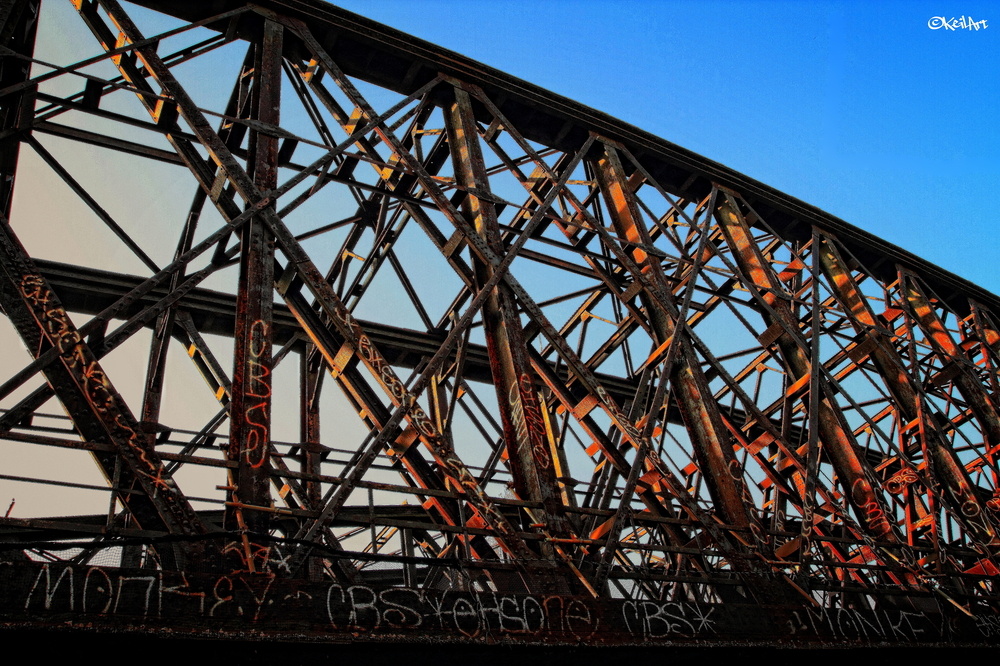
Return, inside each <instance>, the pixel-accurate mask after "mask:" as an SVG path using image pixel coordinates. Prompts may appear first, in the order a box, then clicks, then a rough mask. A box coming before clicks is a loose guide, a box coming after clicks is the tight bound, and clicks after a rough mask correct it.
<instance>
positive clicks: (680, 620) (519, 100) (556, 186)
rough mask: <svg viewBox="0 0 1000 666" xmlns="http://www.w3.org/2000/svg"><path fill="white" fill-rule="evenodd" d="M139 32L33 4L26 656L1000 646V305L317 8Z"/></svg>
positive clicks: (23, 418)
mask: <svg viewBox="0 0 1000 666" xmlns="http://www.w3.org/2000/svg"><path fill="white" fill-rule="evenodd" d="M137 4H139V5H143V6H144V7H145V8H147V9H151V10H154V12H161V13H165V14H169V15H171V16H172V17H174V18H175V19H176V18H179V19H181V21H180V22H179V23H178V22H177V21H175V20H171V21H166V20H161V18H158V17H157V15H156V14H155V13H149V12H145V11H135V10H133V9H131V8H129V7H125V6H122V5H120V4H119V3H118V2H117V1H116V0H75V1H74V2H73V3H72V7H73V9H74V10H75V16H73V17H72V18H73V19H74V20H75V21H77V23H76V24H75V25H76V26H77V28H78V30H79V35H78V36H79V40H78V42H79V43H80V44H81V46H80V47H79V49H80V50H79V53H80V55H78V58H79V60H77V61H76V62H73V61H66V62H56V63H54V65H55V66H53V60H57V59H58V55H57V54H53V53H47V52H43V51H44V48H42V47H41V46H39V49H38V52H36V49H35V46H34V35H35V28H36V24H37V21H36V18H37V19H39V20H41V21H44V20H46V14H45V13H44V11H43V12H42V13H41V14H40V15H39V14H38V3H37V2H31V1H30V0H22V1H19V2H14V3H7V4H3V5H2V7H0V9H2V10H3V11H2V12H0V20H2V21H3V24H2V26H0V38H2V39H3V40H4V46H5V47H6V49H7V50H6V51H3V52H2V54H0V58H2V62H0V64H2V70H0V171H2V173H3V174H5V179H4V181H3V183H2V184H0V185H2V187H3V190H2V191H0V202H2V203H3V208H2V210H0V212H2V218H0V249H2V253H0V306H2V309H3V313H4V315H5V318H4V323H3V328H2V330H0V333H2V334H3V335H6V336H7V337H6V338H4V340H5V344H9V345H10V346H11V348H12V350H13V349H14V348H15V347H23V348H25V349H26V350H27V352H28V353H27V354H26V355H24V354H21V355H17V354H14V353H10V354H5V358H4V359H3V361H2V363H0V455H3V456H4V457H5V458H4V459H5V461H6V462H5V466H4V468H3V469H2V470H0V484H3V486H2V487H3V488H4V489H5V490H6V489H8V488H9V489H10V491H11V494H12V495H13V496H14V500H13V501H12V502H11V505H10V508H9V509H8V510H7V511H6V513H5V515H4V516H3V517H0V578H2V580H0V628H6V629H7V630H22V631H30V630H34V629H44V628H48V627H55V626H62V627H68V628H70V629H74V628H75V629H81V630H83V629H86V630H96V631H99V632H105V631H107V632H126V633H134V634H136V635H141V634H144V633H146V634H149V635H158V636H173V637H177V636H184V637H213V638H220V639H226V638H228V639H235V638H245V637H250V638H252V639H259V640H262V639H268V640H312V641H382V642H396V643H408V642H413V641H433V642H448V643H452V644H456V645H458V644H465V645H507V646H513V645H589V646H597V645H618V646H627V645H640V644H642V645H645V644H662V645H675V646H681V645H686V646H694V645H730V646H733V645H782V646H788V647H792V646H795V647H817V646H824V645H840V646H865V645H867V646H876V645H896V646H899V645H905V644H918V645H977V644H989V643H990V642H991V641H992V640H993V638H994V637H995V636H996V634H997V632H998V631H1000V629H998V627H1000V613H998V611H1000V595H998V592H997V589H996V584H997V576H998V575H1000V563H998V556H1000V553H998V549H1000V538H998V536H997V530H998V527H1000V522H998V521H1000V486H998V472H1000V470H998V469H997V454H998V452H1000V413H998V410H1000V404H998V391H1000V376H998V374H997V367H998V363H1000V356H998V353H1000V320H998V317H1000V299H998V298H997V297H996V296H994V295H992V294H989V293H986V292H984V291H983V290H982V289H980V288H978V287H975V286H974V285H970V284H968V283H967V282H965V281H963V280H961V279H960V278H957V277H955V276H952V275H950V274H947V273H945V272H944V271H942V270H941V269H938V268H936V267H933V266H931V265H929V264H927V263H926V262H923V261H921V260H919V259H917V258H915V257H913V256H912V255H909V254H907V253H906V252H904V251H902V250H899V249H898V248H893V247H891V246H888V245H887V244H885V243H882V242H881V241H877V239H873V238H871V237H870V236H869V235H867V234H865V233H864V232H863V231H860V230H858V229H855V228H853V227H851V226H850V225H847V224H846V223H844V222H843V221H840V220H837V219H836V218H832V217H830V216H828V215H826V214H824V213H822V212H820V211H817V210H815V209H812V208H810V207H808V206H806V205H805V204H802V203H801V202H798V201H796V200H794V199H791V198H790V197H787V196H785V195H783V194H781V193H778V192H775V191H773V190H770V189H768V188H766V187H764V186H762V185H760V184H759V183H756V182H755V181H753V180H751V179H749V178H746V177H745V176H742V175H741V174H737V173H735V172H732V171H731V170H728V169H726V168H724V167H721V166H720V165H716V164H714V163H711V162H709V161H707V160H704V159H703V158H701V157H699V156H697V155H693V154H691V153H689V152H687V151H684V150H682V149H680V148H677V147H676V146H673V145H672V144H669V143H668V142H665V141H663V140H661V139H657V138H655V137H651V136H649V135H647V134H644V133H642V132H640V131H639V130H636V129H635V128H632V127H629V126H627V125H625V124H623V123H620V122H619V121H616V120H614V119H611V118H608V117H607V116H604V115H602V114H600V113H598V112H596V111H592V110H590V109H586V108H584V107H581V106H580V105H577V104H575V103H572V102H569V101H568V100H564V99H562V98H558V97H557V96H555V95H552V94H550V93H547V92H546V91H543V90H540V89H538V88H535V87H533V86H531V85H530V84H526V83H524V82H520V81H517V80H516V79H513V78H511V77H508V76H506V75H503V74H502V73H500V72H496V71H495V70H491V69H489V68H488V67H486V66H482V65H479V64H477V63H472V62H471V61H468V60H466V59H464V58H461V57H460V56H457V55H455V54H449V53H448V52H446V51H443V50H441V49H438V48H437V47H434V46H433V45H429V44H426V43H423V42H420V41H419V40H416V39H413V38H410V37H408V36H404V35H401V34H400V33H397V32H395V31H392V30H390V29H388V28H385V27H383V26H378V25H377V24H373V23H371V22H369V21H366V20H365V19H363V18H360V17H356V16H353V15H350V14H348V13H346V12H343V11H342V10H339V9H336V8H334V7H331V6H328V5H326V4H324V3H321V2H316V1H313V0H308V1H306V0H270V1H268V0H265V1H263V2H258V3H253V4H249V3H243V2H237V1H236V0H214V1H211V2H158V1H154V0H144V1H142V2H139V3H137ZM164 26H169V27H164ZM26 63H33V67H32V68H31V69H30V70H29V69H28V68H27V67H26V66H25V65H26ZM81 151H87V152H86V153H82V152H81ZM26 154H28V155H30V159H26V158H25V155H26ZM81 154H87V155H95V156H97V158H95V159H98V160H99V163H100V165H101V169H99V170H95V169H92V168H90V163H89V162H88V161H87V160H86V159H84V160H81V157H80V155H81ZM88 159H89V158H88ZM98 172H99V176H100V177H97V178H95V174H98ZM39 192H45V193H46V194H47V195H50V196H52V197H56V196H57V193H68V196H69V197H71V199H70V200H69V201H67V200H65V199H58V201H59V205H58V206H57V207H56V211H57V212H56V213H51V212H49V213H47V214H44V215H43V214H42V213H41V212H40V211H41V210H43V209H42V208H41V205H42V204H44V203H45V201H43V199H45V197H40V196H39V195H38V193H39ZM58 196H62V194H58ZM18 353H20V352H18Z"/></svg>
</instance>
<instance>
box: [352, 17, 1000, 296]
mask: <svg viewBox="0 0 1000 666" xmlns="http://www.w3.org/2000/svg"><path fill="white" fill-rule="evenodd" d="M335 4H339V5H340V6H342V7H344V8H346V9H348V10H350V11H353V12H356V13H359V14H362V15H364V16H367V17H369V18H371V19H374V20H376V21H379V22H381V23H385V24H387V25H390V26H392V27H394V28H397V29H399V30H402V31H404V32H408V33H410V34H413V35H415V36H417V37H420V38H422V39H426V40H428V41H431V42H434V43H436V44H439V45H441V46H444V47H446V48H449V49H452V50H454V51H457V52H459V53H462V54H464V55H466V56H469V57H470V58H474V59H476V60H480V61H482V62H484V63H486V64H488V65H491V66H493V67H496V68H498V69H501V70H504V71H506V72H508V73H510V74H513V75H515V76H518V77H520V78H523V79H525V80H527V81H530V82H532V83H535V84H537V85H540V86H543V87H545V88H548V89H550V90H552V91H554V92H557V93H559V94H562V95H565V96H567V97H569V98H571V99H575V100H577V101H579V102H582V103H584V104H587V105H589V106H592V107H594V108H596V109H599V110H601V111H605V112H607V113H610V114H612V115H614V116H617V117H618V118H621V119H622V120H625V121H627V122H630V123H632V124H634V125H637V126H639V127H641V128H642V129H645V130H648V131H650V132H652V133H654V134H657V135H659V136H661V137H663V138H665V139H667V140H669V141H672V142H674V143H676V144H679V145H681V146H683V147H685V148H688V149H690V150H693V151H695V152H697V153H699V154H702V155H704V156H706V157H709V158H711V159H714V160H716V161H719V162H721V163H723V164H725V165H727V166H729V167H732V168H734V169H736V170H738V171H741V172H743V173H745V174H747V175H748V176H751V177H753V178H756V179H757V180H760V181H762V182H764V183H766V184H768V185H771V186H773V187H776V188H778V189H780V190H783V191H784V192H787V193H788V194H791V195H792V196H795V197H798V198H800V199H802V200H804V201H806V202H808V203H810V204H813V205H816V206H818V207H820V208H822V209H824V210H826V211H828V212H830V213H832V214H834V215H837V216H838V217H841V218H843V219H844V220H846V221H848V222H850V223H852V224H854V225H856V226H858V227H861V228H862V229H865V230H867V231H869V232H872V233H874V234H876V235H878V236H881V237H882V238H884V239H886V240H888V241H890V242H892V243H895V244H896V245H899V246H901V247H903V248H905V249H907V250H909V251H911V252H913V253H915V254H917V255H919V256H921V257H923V258H925V259H927V260H929V261H931V262H933V263H935V264H938V265H939V266H941V267H943V268H945V269H947V270H950V271H952V272H954V273H957V274H958V275H960V276H962V277H964V278H967V279H969V280H972V281H973V282H976V283H978V284H980V285H982V286H983V287H985V288H987V289H989V290H991V291H993V292H995V293H997V292H1000V275H998V273H997V271H996V269H995V267H996V266H997V265H1000V246H998V244H997V242H996V241H997V239H998V238H1000V233H997V231H996V221H995V218H996V213H995V212H994V209H995V207H996V205H997V200H998V194H1000V191H998V189H1000V188H998V182H1000V165H998V161H997V158H998V157H1000V131H998V128H997V118H998V113H997V108H998V106H1000V104H998V103H1000V81H998V70H997V68H998V65H1000V2H981V1H963V2H955V1H952V0H939V1H937V2H919V1H918V2H913V1H906V2H861V1H857V2H824V1H814V2H805V1H785V2H762V1H755V0H751V1H739V2H737V1H711V2H694V1H668V0H661V1H657V0H633V1H619V2H610V1H608V0H589V1H570V0H546V1H539V0H532V1H530V2H528V1H523V0H514V1H507V2H502V3H495V2H484V1H478V0H476V1H470V0H462V1H458V0H424V1H422V2H408V1H403V0H378V1H377V2H374V1H372V0H342V1H341V2H338V3H335ZM939 16H943V17H945V18H946V19H951V18H961V17H962V16H965V17H967V18H968V17H971V18H972V19H973V20H975V21H979V20H982V19H985V20H986V21H987V24H986V27H985V28H981V29H980V30H978V31H977V30H968V29H965V30H963V29H958V30H948V29H947V28H941V29H937V30H932V29H930V27H929V26H928V21H929V20H930V19H932V18H933V17H939Z"/></svg>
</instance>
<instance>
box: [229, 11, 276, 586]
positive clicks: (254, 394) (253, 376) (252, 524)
mask: <svg viewBox="0 0 1000 666" xmlns="http://www.w3.org/2000/svg"><path fill="white" fill-rule="evenodd" d="M281 47H282V27H281V25H280V24H278V23H275V22H273V21H269V20H265V21H264V25H263V35H262V37H261V41H260V42H259V43H258V44H257V48H256V53H255V56H254V82H253V90H252V93H251V95H252V97H251V100H252V101H251V116H252V117H253V118H254V119H255V120H258V121H260V122H261V123H266V124H267V125H272V126H275V127H276V126H277V125H278V121H279V107H280V103H281ZM249 140H250V145H249V147H250V150H249V157H248V160H247V161H248V169H247V170H248V172H249V173H248V175H250V176H251V177H252V178H253V182H254V185H256V186H257V188H258V189H259V190H260V191H262V192H267V191H269V190H272V189H274V188H275V187H277V181H278V139H277V137H275V136H271V135H268V134H265V133H263V132H261V131H260V130H259V129H257V128H256V127H254V128H252V129H251V132H250V138H249ZM273 206H274V204H273V203H272V204H271V207H272V208H273ZM240 241H241V249H240V280H239V289H238V291H237V295H236V328H235V333H234V334H235V346H234V351H233V356H234V365H233V396H232V402H231V404H230V406H229V420H230V439H229V459H230V460H233V461H236V462H237V463H238V465H239V466H238V468H237V470H236V473H235V475H234V478H233V486H234V487H233V488H232V489H231V490H230V491H229V493H230V497H231V500H232V504H231V505H230V506H228V507H227V510H226V528H227V529H230V530H232V529H240V530H244V529H245V530H249V531H250V532H252V533H258V534H263V533H266V532H267V530H268V523H269V520H268V517H269V514H268V513H267V512H265V511H253V510H251V511H244V510H243V509H244V507H245V506H246V505H251V506H254V507H268V506H269V505H270V503H271V493H270V479H269V476H268V469H269V465H268V459H269V445H270V440H271V329H272V308H273V295H272V294H273V289H274V286H273V285H274V237H273V236H272V234H271V233H270V232H269V231H268V229H267V224H266V223H265V222H264V221H263V219H261V218H260V216H255V217H254V218H253V219H251V220H250V222H249V223H248V224H247V225H246V226H244V227H243V229H242V231H241V237H240ZM253 566H255V565H253V564H252V563H251V567H253Z"/></svg>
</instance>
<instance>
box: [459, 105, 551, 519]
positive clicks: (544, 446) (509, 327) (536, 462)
mask: <svg viewBox="0 0 1000 666" xmlns="http://www.w3.org/2000/svg"><path fill="white" fill-rule="evenodd" d="M454 91H455V101H454V102H453V103H452V104H451V105H450V106H448V107H447V108H446V109H445V122H446V127H447V131H448V142H449V144H450V145H451V151H452V160H453V162H454V167H455V180H456V182H457V184H458V186H459V187H461V188H463V189H466V190H468V191H469V193H468V194H467V196H466V197H465V200H464V201H463V203H462V210H463V213H464V214H465V215H466V216H467V218H469V220H470V222H471V223H472V224H473V225H474V226H475V230H476V233H477V234H478V235H479V236H480V237H481V238H482V239H483V240H484V241H485V242H486V243H487V244H488V245H489V247H490V249H491V250H492V251H493V252H494V254H496V255H498V256H502V255H503V254H504V249H503V247H502V243H501V241H500V226H499V222H498V221H497V214H496V208H495V207H494V205H493V203H492V202H491V201H489V200H486V199H482V198H480V197H479V196H477V195H476V194H473V193H472V192H482V193H484V194H489V192H490V183H489V178H488V176H487V174H486V165H485V163H484V161H483V153H482V147H481V146H480V143H479V133H478V129H477V125H476V119H475V117H474V116H473V112H472V103H471V100H470V98H469V94H468V93H467V92H466V91H465V90H462V89H461V88H457V87H456V88H455V89H454ZM474 266H475V273H476V278H477V281H478V282H479V284H486V283H487V282H489V280H490V279H491V278H492V277H493V267H492V266H489V265H488V264H486V263H485V262H483V261H480V260H478V259H476V260H475V261H474ZM483 321H484V324H485V326H484V330H485V333H486V347H487V350H488V352H489V356H490V367H491V369H492V372H493V378H494V386H495V388H496V393H497V402H498V405H499V407H500V416H501V419H502V422H503V429H504V440H505V442H506V446H507V450H508V453H509V461H508V463H509V465H510V469H511V473H512V474H513V477H514V485H515V488H516V490H517V492H518V494H519V495H520V496H521V498H522V499H530V500H534V501H538V502H541V503H542V504H543V505H544V507H545V515H544V522H545V524H546V525H547V527H548V529H549V530H551V531H553V532H554V533H556V534H560V535H563V534H568V532H569V524H568V522H567V520H566V516H565V507H564V506H563V504H562V493H561V491H560V489H559V485H558V483H557V482H556V478H555V471H554V470H555V466H554V465H553V463H552V452H551V451H550V447H549V441H548V435H547V432H546V430H545V421H544V419H543V418H542V413H541V408H540V406H539V401H538V395H537V393H536V390H535V381H534V373H533V372H532V370H531V360H530V358H529V357H528V352H527V346H526V343H525V340H524V331H523V329H522V328H521V320H520V316H519V315H518V312H517V304H516V302H515V300H514V296H513V294H512V293H511V292H510V289H508V288H507V286H506V285H504V284H499V285H497V287H496V288H494V289H493V293H492V294H491V295H490V296H489V298H488V299H487V301H486V303H485V304H484V305H483Z"/></svg>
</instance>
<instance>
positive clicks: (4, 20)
mask: <svg viewBox="0 0 1000 666" xmlns="http://www.w3.org/2000/svg"><path fill="white" fill-rule="evenodd" d="M38 9H39V0H31V1H30V2H5V3H2V5H0V45H2V46H3V47H4V48H6V49H9V50H10V52H11V53H12V55H7V56H4V57H2V58H0V89H6V88H8V87H10V86H13V85H17V84H18V83H24V82H25V81H27V80H28V76H29V74H30V72H31V61H30V60H29V58H31V57H32V56H33V55H34V51H35V33H36V31H37V28H38ZM15 56H24V57H23V58H19V57H15ZM34 106H35V88H34V87H30V88H26V89H23V90H19V91H18V92H15V93H11V94H10V95H7V96H5V97H3V98H2V99H0V132H6V131H8V130H13V129H14V128H16V127H20V126H22V125H27V123H28V121H30V120H31V119H32V117H33V115H34ZM26 131H27V130H26ZM20 148H21V136H20V134H17V133H12V134H10V136H8V137H7V138H5V139H4V140H3V141H0V213H3V215H4V216H5V217H7V218H8V219H9V218H10V207H11V203H12V201H13V196H14V173H15V171H16V170H17V157H18V153H19V152H20Z"/></svg>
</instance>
